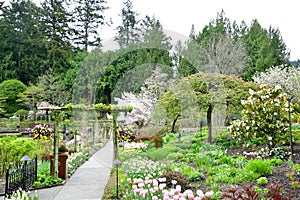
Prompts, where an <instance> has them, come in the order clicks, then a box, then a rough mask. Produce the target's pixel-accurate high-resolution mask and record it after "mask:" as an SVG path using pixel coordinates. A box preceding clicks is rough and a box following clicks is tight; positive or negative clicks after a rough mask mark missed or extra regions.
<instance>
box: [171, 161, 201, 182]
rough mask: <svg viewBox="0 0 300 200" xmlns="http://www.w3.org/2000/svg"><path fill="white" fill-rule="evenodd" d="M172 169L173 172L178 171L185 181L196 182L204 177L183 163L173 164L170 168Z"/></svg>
mask: <svg viewBox="0 0 300 200" xmlns="http://www.w3.org/2000/svg"><path fill="white" fill-rule="evenodd" d="M172 168H173V170H174V171H179V172H181V173H182V174H184V175H185V176H186V177H187V179H188V180H191V181H198V180H201V179H203V177H204V174H202V173H200V172H199V171H197V170H196V169H195V168H193V167H191V166H189V165H187V164H185V163H180V164H175V165H173V166H172Z"/></svg>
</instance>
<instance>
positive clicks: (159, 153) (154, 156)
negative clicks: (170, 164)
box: [146, 145, 179, 160]
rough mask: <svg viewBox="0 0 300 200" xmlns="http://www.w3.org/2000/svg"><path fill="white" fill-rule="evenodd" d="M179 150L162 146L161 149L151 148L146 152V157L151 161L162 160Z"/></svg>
mask: <svg viewBox="0 0 300 200" xmlns="http://www.w3.org/2000/svg"><path fill="white" fill-rule="evenodd" d="M178 150H179V149H178V148H177V147H174V146H167V145H166V146H164V147H163V148H158V149H157V148H151V149H149V150H148V151H147V152H146V156H147V157H148V158H150V159H151V160H164V159H166V158H167V156H168V155H169V154H170V153H172V152H177V151H178Z"/></svg>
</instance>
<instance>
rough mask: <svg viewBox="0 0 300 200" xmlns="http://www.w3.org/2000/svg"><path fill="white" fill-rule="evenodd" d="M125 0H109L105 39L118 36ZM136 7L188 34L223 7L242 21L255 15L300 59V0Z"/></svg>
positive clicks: (154, 2) (151, 2)
mask: <svg viewBox="0 0 300 200" xmlns="http://www.w3.org/2000/svg"><path fill="white" fill-rule="evenodd" d="M123 1H124V0H107V5H108V6H109V7H110V9H109V10H107V11H106V14H105V15H106V17H108V18H112V21H113V23H114V24H113V25H112V27H111V28H104V29H103V30H102V39H103V40H104V45H105V40H107V39H110V38H111V37H113V36H114V34H115V33H116V31H115V30H114V29H115V28H116V27H117V26H118V25H120V24H121V18H120V16H119V14H120V13H121V8H122V6H123ZM132 3H133V9H134V10H135V11H137V13H139V17H140V18H144V16H145V15H149V16H153V15H154V16H155V17H156V18H157V19H159V20H160V22H161V23H162V25H163V28H164V29H166V30H170V31H175V32H177V33H179V34H182V35H185V36H188V35H189V33H190V30H191V27H192V24H194V25H195V29H196V32H199V31H201V30H202V28H203V27H204V26H205V25H207V24H208V23H209V21H210V20H212V19H215V18H216V16H217V12H220V11H221V10H222V9H223V10H224V11H225V16H226V17H228V18H229V19H230V21H231V22H233V21H234V20H235V21H237V23H238V24H240V22H241V21H242V20H244V21H245V22H246V23H247V25H248V26H250V24H251V21H252V20H253V19H258V21H259V23H260V24H261V25H262V26H263V27H264V28H266V29H268V28H269V26H270V25H272V27H274V28H279V30H280V32H281V35H282V37H283V41H284V42H285V44H286V45H287V48H288V49H290V51H291V56H290V60H297V59H300V27H299V20H300V12H299V5H300V2H299V0H286V1H282V0H247V1H246V0H206V1H201V0H132Z"/></svg>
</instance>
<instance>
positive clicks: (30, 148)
mask: <svg viewBox="0 0 300 200" xmlns="http://www.w3.org/2000/svg"><path fill="white" fill-rule="evenodd" d="M36 149H37V143H36V142H35V141H33V140H32V138H17V137H16V136H5V137H2V138H0V177H1V176H3V175H4V173H5V171H6V169H7V168H8V167H9V164H10V163H13V164H14V167H17V166H18V165H19V164H20V159H21V158H22V157H23V156H24V155H28V156H29V157H30V158H34V156H35V155H36V153H37V152H36Z"/></svg>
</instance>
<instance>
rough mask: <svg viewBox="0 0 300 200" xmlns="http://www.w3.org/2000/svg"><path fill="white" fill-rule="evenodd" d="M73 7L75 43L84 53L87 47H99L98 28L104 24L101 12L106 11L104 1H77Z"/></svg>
mask: <svg viewBox="0 0 300 200" xmlns="http://www.w3.org/2000/svg"><path fill="white" fill-rule="evenodd" d="M76 2H77V6H76V7H75V13H74V18H75V19H76V20H75V27H76V28H75V33H76V34H75V41H74V43H75V44H77V46H78V47H79V48H80V49H83V50H84V51H87V50H88V47H98V48H99V47H100V46H101V38H100V36H99V26H100V25H104V24H105V17H104V15H103V12H104V11H105V10H106V9H107V7H106V6H105V4H106V1H105V0H77V1H76Z"/></svg>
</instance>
